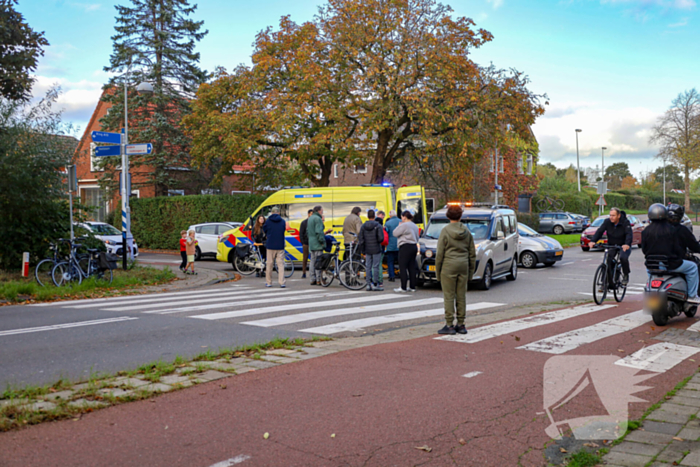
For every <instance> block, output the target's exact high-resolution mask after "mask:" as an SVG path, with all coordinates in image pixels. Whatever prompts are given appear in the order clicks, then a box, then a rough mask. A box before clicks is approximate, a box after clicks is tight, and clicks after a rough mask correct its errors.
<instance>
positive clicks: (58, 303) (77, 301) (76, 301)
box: [29, 287, 231, 306]
mask: <svg viewBox="0 0 700 467" xmlns="http://www.w3.org/2000/svg"><path fill="white" fill-rule="evenodd" d="M223 290H231V289H230V288H228V287H227V288H224V289H208V290H201V291H199V292H194V291H191V290H190V291H188V292H171V293H156V294H142V295H129V296H115V297H109V298H88V299H83V300H66V301H59V302H47V303H34V304H31V305H29V306H64V305H70V304H72V303H100V302H106V301H108V300H113V299H118V300H139V299H144V298H147V297H166V296H167V297H171V296H179V295H186V294H188V295H192V294H198V295H199V294H207V293H210V292H221V291H223Z"/></svg>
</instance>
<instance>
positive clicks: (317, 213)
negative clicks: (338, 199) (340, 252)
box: [306, 206, 326, 285]
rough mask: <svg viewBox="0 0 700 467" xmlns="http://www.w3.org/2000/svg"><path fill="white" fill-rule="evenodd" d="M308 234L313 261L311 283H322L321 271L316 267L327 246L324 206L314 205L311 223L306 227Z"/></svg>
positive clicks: (310, 269)
mask: <svg viewBox="0 0 700 467" xmlns="http://www.w3.org/2000/svg"><path fill="white" fill-rule="evenodd" d="M306 234H307V236H308V237H309V251H310V258H309V259H310V261H311V266H310V268H309V274H311V285H322V284H321V271H320V270H317V269H316V260H317V259H318V257H319V256H321V255H322V254H323V249H324V248H325V247H326V236H325V234H324V225H323V206H314V209H313V213H312V214H311V217H309V223H308V224H307V227H306Z"/></svg>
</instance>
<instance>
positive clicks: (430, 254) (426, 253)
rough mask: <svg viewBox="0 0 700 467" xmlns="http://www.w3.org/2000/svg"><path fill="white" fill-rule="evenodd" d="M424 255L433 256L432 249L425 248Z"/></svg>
mask: <svg viewBox="0 0 700 467" xmlns="http://www.w3.org/2000/svg"><path fill="white" fill-rule="evenodd" d="M425 257H426V258H432V257H433V250H425Z"/></svg>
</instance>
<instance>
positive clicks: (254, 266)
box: [233, 244, 294, 279]
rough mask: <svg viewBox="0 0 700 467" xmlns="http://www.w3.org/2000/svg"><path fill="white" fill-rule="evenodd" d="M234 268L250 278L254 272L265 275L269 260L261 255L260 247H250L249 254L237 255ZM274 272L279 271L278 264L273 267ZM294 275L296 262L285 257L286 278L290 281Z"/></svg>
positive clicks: (254, 245)
mask: <svg viewBox="0 0 700 467" xmlns="http://www.w3.org/2000/svg"><path fill="white" fill-rule="evenodd" d="M233 267H234V268H235V269H236V271H238V272H239V273H241V274H242V275H244V276H250V275H251V274H253V273H254V272H256V271H257V272H260V273H261V274H264V273H265V271H266V269H267V259H266V258H263V257H262V255H261V254H260V249H259V248H258V245H256V244H253V245H250V249H249V250H248V253H247V254H246V255H245V256H243V257H241V256H239V255H238V252H236V253H235V259H234V260H233ZM273 270H274V271H277V264H274V265H273ZM292 274H294V262H293V261H290V260H289V259H287V257H286V256H285V257H284V277H286V278H287V279H289V278H290V277H292Z"/></svg>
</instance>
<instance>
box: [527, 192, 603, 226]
mask: <svg viewBox="0 0 700 467" xmlns="http://www.w3.org/2000/svg"><path fill="white" fill-rule="evenodd" d="M550 197H552V198H555V199H561V200H562V201H564V211H567V212H572V213H574V214H583V215H585V216H590V215H591V212H592V211H593V208H594V201H591V198H590V197H589V196H588V195H587V194H586V193H583V192H582V193H579V192H574V193H560V194H558V195H553V196H552V195H550ZM540 199H542V196H540V195H536V196H535V197H534V198H532V205H533V206H537V202H538V201H539V200H540ZM596 199H597V198H596ZM530 227H532V226H530ZM532 228H533V229H534V227H532Z"/></svg>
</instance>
